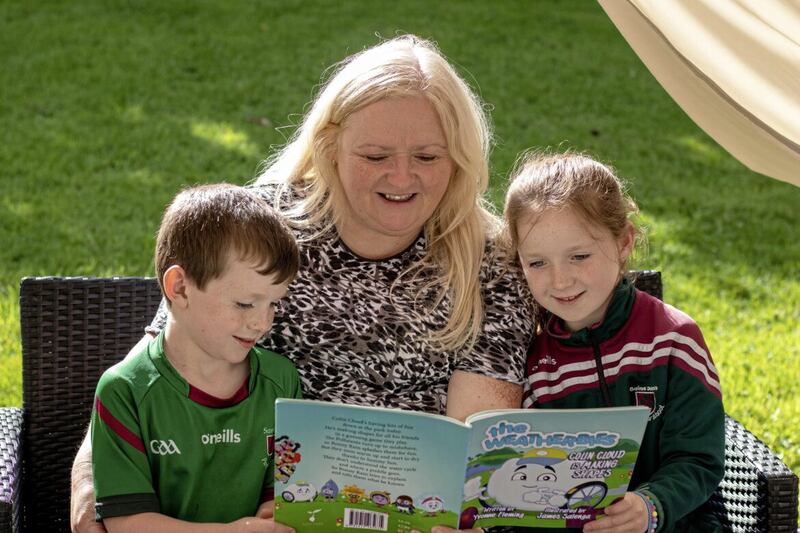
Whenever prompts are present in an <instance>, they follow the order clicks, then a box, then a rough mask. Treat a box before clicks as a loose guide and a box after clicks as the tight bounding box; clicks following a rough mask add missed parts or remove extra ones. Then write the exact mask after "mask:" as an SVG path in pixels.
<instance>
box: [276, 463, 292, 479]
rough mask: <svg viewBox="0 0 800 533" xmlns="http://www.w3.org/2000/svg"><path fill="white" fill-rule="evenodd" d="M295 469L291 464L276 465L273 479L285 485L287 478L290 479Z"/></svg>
mask: <svg viewBox="0 0 800 533" xmlns="http://www.w3.org/2000/svg"><path fill="white" fill-rule="evenodd" d="M295 468H297V467H296V465H294V464H292V463H289V464H285V465H277V466H276V467H275V479H277V480H278V481H280V482H281V483H287V482H288V481H289V478H290V477H292V474H294V469H295Z"/></svg>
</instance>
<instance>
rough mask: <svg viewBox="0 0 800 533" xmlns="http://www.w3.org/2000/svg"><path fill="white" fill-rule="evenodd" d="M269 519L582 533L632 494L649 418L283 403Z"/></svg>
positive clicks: (305, 527) (311, 525) (629, 412)
mask: <svg viewBox="0 0 800 533" xmlns="http://www.w3.org/2000/svg"><path fill="white" fill-rule="evenodd" d="M275 409H276V428H275V435H276V439H275V455H274V457H275V516H276V520H277V521H278V522H281V523H284V524H288V525H291V526H292V527H294V528H295V529H296V530H297V531H298V532H304V531H319V532H322V531H338V530H342V531H348V530H355V529H358V530H371V531H392V532H394V531H397V532H407V533H412V532H429V531H430V530H431V528H432V527H433V526H435V525H447V526H450V527H453V528H458V527H460V528H462V529H465V528H470V527H473V526H474V527H487V526H491V525H513V526H528V527H580V526H581V525H582V524H583V523H585V522H587V521H589V520H593V519H594V518H595V517H596V516H597V515H598V514H601V513H602V509H603V508H604V507H605V506H607V505H609V504H611V503H612V502H613V501H614V500H615V499H617V498H619V497H621V496H622V495H623V494H624V493H625V491H626V490H627V487H628V482H629V481H630V478H631V474H632V472H633V467H634V464H635V463H636V456H637V454H638V450H639V445H640V443H641V439H642V434H643V433H644V428H645V425H646V424H647V417H648V414H649V410H648V409H647V408H646V407H618V408H609V409H567V410H535V409H505V410H495V411H484V412H480V413H476V414H474V415H472V416H470V417H469V418H468V419H467V421H466V423H461V422H458V421H456V420H453V419H451V418H447V417H445V416H440V415H431V414H426V413H418V412H411V411H402V410H398V409H383V408H378V407H363V406H354V405H343V404H337V403H327V402H319V401H312V400H292V399H280V400H278V401H277V403H276V407H275Z"/></svg>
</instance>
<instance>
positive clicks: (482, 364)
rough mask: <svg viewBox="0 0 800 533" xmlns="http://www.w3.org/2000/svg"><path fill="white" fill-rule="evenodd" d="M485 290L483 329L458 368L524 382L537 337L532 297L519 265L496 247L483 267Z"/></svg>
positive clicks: (509, 380) (487, 257)
mask: <svg viewBox="0 0 800 533" xmlns="http://www.w3.org/2000/svg"><path fill="white" fill-rule="evenodd" d="M481 292H482V295H483V311H484V318H483V324H482V326H481V331H480V333H479V334H478V337H477V339H476V342H475V344H474V345H473V346H472V348H471V350H469V351H468V352H466V353H462V354H461V356H460V357H459V358H458V360H457V361H456V370H462V371H465V372H472V373H476V374H482V375H485V376H488V377H492V378H495V379H501V380H503V381H508V382H511V383H518V384H519V383H522V382H523V381H524V379H523V375H524V365H525V355H526V353H527V349H528V346H529V344H530V343H531V341H532V339H533V337H534V324H533V310H532V307H531V306H532V298H530V293H529V292H528V288H527V284H526V283H525V279H524V278H523V276H522V273H521V272H520V270H519V268H518V267H517V266H516V265H514V264H512V263H510V262H509V261H508V260H507V258H506V256H505V254H504V253H503V252H501V251H499V250H497V249H493V247H492V246H490V247H489V248H488V250H487V252H486V254H485V257H484V264H483V265H482V268H481Z"/></svg>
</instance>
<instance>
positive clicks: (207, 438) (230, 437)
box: [200, 429, 242, 444]
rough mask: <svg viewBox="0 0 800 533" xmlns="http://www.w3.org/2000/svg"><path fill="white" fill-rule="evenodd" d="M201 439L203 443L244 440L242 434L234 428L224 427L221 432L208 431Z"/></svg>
mask: <svg viewBox="0 0 800 533" xmlns="http://www.w3.org/2000/svg"><path fill="white" fill-rule="evenodd" d="M200 440H201V441H202V442H203V444H237V443H239V442H242V436H241V435H240V434H239V433H236V432H235V431H234V430H232V429H223V430H222V432H221V433H206V434H205V435H203V436H202V437H200Z"/></svg>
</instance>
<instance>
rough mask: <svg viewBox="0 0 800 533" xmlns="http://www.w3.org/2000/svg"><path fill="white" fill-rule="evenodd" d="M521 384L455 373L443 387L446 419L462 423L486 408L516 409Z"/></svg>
mask: <svg viewBox="0 0 800 533" xmlns="http://www.w3.org/2000/svg"><path fill="white" fill-rule="evenodd" d="M521 404H522V385H517V384H516V383H509V382H508V381H503V380H500V379H495V378H490V377H487V376H482V375H480V374H475V373H472V372H464V371H463V370H456V371H455V372H453V375H452V377H451V378H450V384H449V385H448V387H447V416H449V417H452V418H456V419H458V420H462V421H463V420H464V419H465V418H467V417H468V416H469V415H471V414H472V413H477V412H478V411H485V410H487V409H507V408H518V407H520V405H521Z"/></svg>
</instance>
